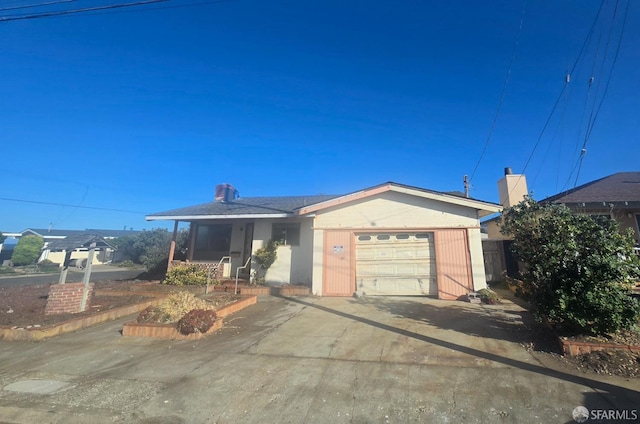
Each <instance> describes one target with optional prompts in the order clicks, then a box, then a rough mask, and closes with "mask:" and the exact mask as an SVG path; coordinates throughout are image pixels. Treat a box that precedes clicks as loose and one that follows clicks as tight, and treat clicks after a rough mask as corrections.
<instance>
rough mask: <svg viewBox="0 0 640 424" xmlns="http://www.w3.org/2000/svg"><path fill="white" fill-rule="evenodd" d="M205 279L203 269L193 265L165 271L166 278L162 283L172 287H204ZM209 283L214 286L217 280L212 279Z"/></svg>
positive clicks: (178, 266)
mask: <svg viewBox="0 0 640 424" xmlns="http://www.w3.org/2000/svg"><path fill="white" fill-rule="evenodd" d="M207 278H208V276H207V271H206V270H205V269H202V268H198V267H197V266H195V265H176V266H174V267H172V268H171V269H170V270H169V271H167V276H166V277H165V279H164V281H163V283H164V284H169V285H173V286H186V285H196V286H204V285H206V284H207ZM210 282H211V283H214V284H215V283H217V280H213V279H212V281H210Z"/></svg>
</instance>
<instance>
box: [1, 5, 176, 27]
mask: <svg viewBox="0 0 640 424" xmlns="http://www.w3.org/2000/svg"><path fill="white" fill-rule="evenodd" d="M167 1H170V0H142V1H137V2H132V3H119V4H110V5H105V6H96V7H85V8H82V9H71V10H58V11H53V12H43V13H36V14H32V15H16V16H7V17H0V22H9V21H17V20H22V19H38V18H48V17H52V16H62V15H70V14H75V13H85V12H95V11H98V10H107V9H118V8H123V7H132V6H142V5H145V4H152V3H162V2H167Z"/></svg>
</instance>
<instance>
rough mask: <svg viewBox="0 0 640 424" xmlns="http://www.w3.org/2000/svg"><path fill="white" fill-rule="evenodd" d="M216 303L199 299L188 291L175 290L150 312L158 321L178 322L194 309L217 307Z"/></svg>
mask: <svg viewBox="0 0 640 424" xmlns="http://www.w3.org/2000/svg"><path fill="white" fill-rule="evenodd" d="M215 308H216V305H214V304H212V303H211V302H207V301H205V300H202V299H198V298H197V297H195V296H194V295H193V293H189V292H186V291H180V292H175V293H172V294H170V295H169V297H167V298H166V299H165V300H164V301H163V302H162V303H161V304H159V305H158V306H155V307H154V308H153V309H152V310H151V311H149V312H150V315H152V316H153V317H154V318H155V319H154V321H156V322H162V323H172V322H178V321H179V320H180V318H182V317H183V316H184V315H186V314H187V313H188V312H189V311H192V310H194V309H205V310H212V309H215Z"/></svg>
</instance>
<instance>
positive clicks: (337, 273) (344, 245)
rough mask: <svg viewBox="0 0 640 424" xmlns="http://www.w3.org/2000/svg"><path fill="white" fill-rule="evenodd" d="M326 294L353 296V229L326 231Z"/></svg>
mask: <svg viewBox="0 0 640 424" xmlns="http://www.w3.org/2000/svg"><path fill="white" fill-rule="evenodd" d="M324 236H325V238H324V270H323V271H324V272H323V275H324V278H323V285H322V294H323V295H324V296H351V295H353V293H354V292H355V288H356V287H355V277H354V275H353V272H352V269H353V267H352V266H351V240H352V235H351V231H325V233H324Z"/></svg>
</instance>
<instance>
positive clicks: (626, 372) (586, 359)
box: [494, 288, 640, 378]
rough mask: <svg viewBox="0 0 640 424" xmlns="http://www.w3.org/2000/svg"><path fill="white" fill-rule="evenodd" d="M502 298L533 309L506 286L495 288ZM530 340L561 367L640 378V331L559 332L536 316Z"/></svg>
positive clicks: (536, 350) (531, 347)
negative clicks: (579, 333)
mask: <svg viewBox="0 0 640 424" xmlns="http://www.w3.org/2000/svg"><path fill="white" fill-rule="evenodd" d="M494 290H495V291H496V292H497V293H498V294H499V295H500V296H501V297H502V298H504V299H509V300H510V301H513V302H514V303H517V304H519V305H520V306H522V307H524V308H526V309H529V307H530V306H529V304H528V303H527V302H526V301H524V300H523V299H522V298H518V297H515V296H514V294H513V293H512V292H510V291H508V290H506V289H499V288H496V289H494ZM527 324H528V327H529V330H530V334H529V338H530V342H529V343H528V344H526V348H527V349H528V350H532V351H535V352H536V353H537V354H541V355H545V356H547V357H551V358H553V359H554V361H556V362H557V363H558V364H559V365H560V366H561V367H563V368H567V369H570V370H572V371H575V370H576V369H577V370H579V371H582V372H585V373H591V374H605V375H616V376H621V377H627V378H640V333H638V332H630V331H624V332H621V333H620V334H614V335H608V336H606V337H605V336H597V337H594V336H585V335H581V336H567V335H565V336H560V337H559V336H558V334H557V333H556V332H554V331H553V330H552V329H551V328H550V327H549V326H545V325H542V324H538V323H534V322H533V318H532V317H531V318H530V319H529V322H528V323H527ZM569 345H574V346H585V345H588V346H590V348H589V349H588V350H587V349H586V348H585V349H584V350H580V351H579V350H578V349H576V350H574V353H571V352H570V351H569V350H568V346H569Z"/></svg>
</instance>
